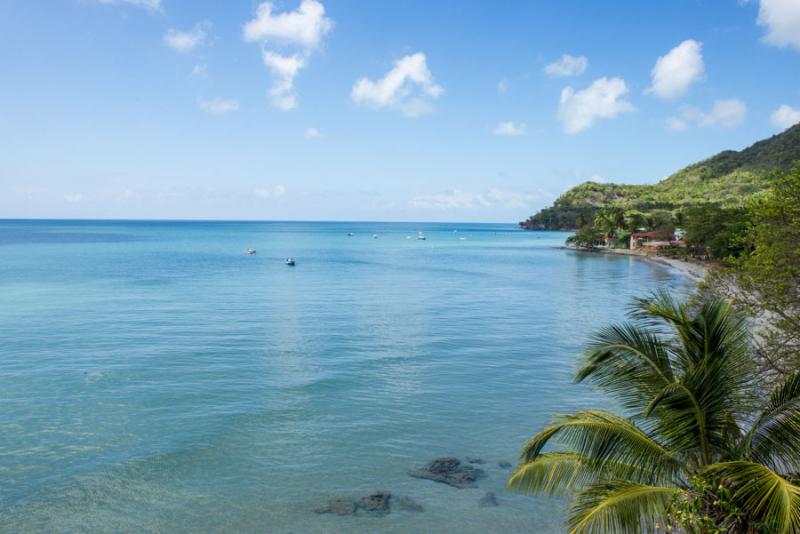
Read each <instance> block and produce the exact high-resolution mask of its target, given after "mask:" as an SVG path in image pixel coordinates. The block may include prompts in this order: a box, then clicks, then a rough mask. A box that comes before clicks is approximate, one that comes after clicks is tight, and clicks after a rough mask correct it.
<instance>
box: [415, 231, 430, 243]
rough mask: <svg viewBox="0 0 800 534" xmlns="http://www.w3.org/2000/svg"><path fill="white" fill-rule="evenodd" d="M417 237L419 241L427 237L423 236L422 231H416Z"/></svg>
mask: <svg viewBox="0 0 800 534" xmlns="http://www.w3.org/2000/svg"><path fill="white" fill-rule="evenodd" d="M417 239H419V240H420V241H425V240H426V239H428V238H427V237H425V234H423V233H422V232H420V233H418V234H417Z"/></svg>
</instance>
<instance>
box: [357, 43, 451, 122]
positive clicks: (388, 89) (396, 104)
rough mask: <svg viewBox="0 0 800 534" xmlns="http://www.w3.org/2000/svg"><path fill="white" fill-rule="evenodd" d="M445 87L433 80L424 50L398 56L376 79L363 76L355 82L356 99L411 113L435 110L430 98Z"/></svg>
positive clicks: (435, 96) (370, 104)
mask: <svg viewBox="0 0 800 534" xmlns="http://www.w3.org/2000/svg"><path fill="white" fill-rule="evenodd" d="M443 92H444V90H443V89H442V88H441V86H439V85H436V83H434V81H433V75H432V74H431V71H430V70H429V69H428V65H427V62H426V58H425V54H422V53H419V52H418V53H416V54H412V55H409V56H405V57H403V58H400V59H399V60H397V61H396V62H395V64H394V68H392V69H391V70H390V71H389V72H388V73H386V75H385V76H384V77H383V78H381V79H380V80H377V81H372V80H370V79H368V78H361V79H360V80H357V81H356V83H355V84H353V90H352V91H351V93H350V96H351V97H352V99H353V102H355V103H356V104H360V105H365V106H368V107H372V108H396V109H399V110H400V111H402V112H403V113H404V114H405V115H407V116H409V117H416V116H418V115H422V114H424V113H428V112H430V111H432V110H433V106H432V105H431V104H430V100H431V99H434V98H438V97H439V96H441V95H442V93H443Z"/></svg>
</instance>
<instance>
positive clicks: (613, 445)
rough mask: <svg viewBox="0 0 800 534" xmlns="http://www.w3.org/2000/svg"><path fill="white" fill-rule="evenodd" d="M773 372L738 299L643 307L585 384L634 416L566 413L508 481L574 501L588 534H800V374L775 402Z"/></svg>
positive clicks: (578, 522)
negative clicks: (763, 381)
mask: <svg viewBox="0 0 800 534" xmlns="http://www.w3.org/2000/svg"><path fill="white" fill-rule="evenodd" d="M796 206H797V205H795V209H797V208H796ZM770 213H774V214H780V213H781V212H774V211H770ZM770 261H772V260H770ZM759 378H760V376H759V374H758V371H757V368H756V366H755V365H754V362H753V359H752V358H751V355H750V347H749V336H748V331H747V328H746V326H745V322H744V320H743V318H742V317H740V316H739V315H738V314H737V313H736V312H735V311H734V310H733V308H732V307H731V306H730V305H729V304H728V303H727V302H726V301H724V300H711V301H707V302H705V303H703V304H700V305H697V306H690V305H688V304H686V303H680V302H676V301H675V300H673V299H672V298H671V297H670V296H669V295H668V294H667V293H658V294H655V295H653V297H652V298H650V299H642V300H639V301H637V302H636V303H635V305H634V307H633V308H632V310H631V313H630V321H628V322H626V323H623V324H620V325H613V326H609V327H607V328H605V329H603V330H601V331H600V332H598V333H597V334H596V335H595V336H594V337H593V338H592V341H591V343H590V345H589V347H588V349H587V351H586V353H585V355H584V360H583V365H582V367H581V369H580V370H579V371H578V373H577V376H576V380H577V381H588V382H591V383H593V384H595V385H596V386H599V387H600V388H602V389H603V390H605V391H606V392H607V393H609V394H610V395H611V396H612V397H613V398H614V399H615V400H616V401H617V402H618V404H619V405H620V406H621V407H622V409H623V410H624V412H625V414H624V415H616V414H613V413H609V412H605V411H600V410H584V411H579V412H577V413H574V414H572V415H562V416H559V417H557V418H556V419H555V420H554V421H553V422H552V423H551V424H550V426H548V427H547V428H545V429H544V430H543V431H542V432H540V433H539V434H537V435H535V436H534V437H532V438H531V439H530V440H529V441H528V442H527V443H526V444H525V446H524V447H523V450H522V454H521V462H520V465H519V467H518V468H517V469H516V471H515V472H514V474H513V475H512V477H511V479H510V480H509V482H508V486H509V487H510V488H512V489H515V490H519V491H525V492H533V493H542V494H548V495H552V494H557V493H566V494H572V495H574V499H573V502H572V506H571V509H570V512H569V518H568V524H569V528H570V530H571V531H572V532H575V533H584V532H587V533H588V532H597V533H601V532H602V533H640V532H656V531H676V532H687V533H698V534H699V533H708V532H728V533H759V532H760V533H796V532H800V486H798V485H797V484H798V481H797V480H796V477H797V475H796V473H798V470H800V447H798V443H800V373H798V372H796V371H794V372H793V373H791V374H788V375H786V376H785V377H784V378H783V379H782V380H781V382H780V383H779V384H778V385H777V386H776V387H775V388H774V389H773V390H772V391H771V392H767V393H766V394H764V392H763V391H762V390H761V389H760V383H759ZM552 445H556V447H555V448H551V446H552ZM545 449H548V450H545Z"/></svg>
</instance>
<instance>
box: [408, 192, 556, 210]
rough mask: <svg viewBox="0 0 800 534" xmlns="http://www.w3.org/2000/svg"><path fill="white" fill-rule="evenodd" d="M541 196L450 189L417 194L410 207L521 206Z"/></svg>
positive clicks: (538, 194) (444, 208)
mask: <svg viewBox="0 0 800 534" xmlns="http://www.w3.org/2000/svg"><path fill="white" fill-rule="evenodd" d="M542 198H543V195H542V194H540V193H523V192H518V191H505V190H502V189H490V190H489V191H487V192H485V193H471V192H468V191H462V190H461V189H451V190H449V191H445V192H443V193H435V194H432V195H418V196H415V197H414V198H412V199H411V201H410V202H409V205H410V206H411V207H412V208H417V209H424V210H474V209H490V208H522V207H526V206H529V205H530V204H531V203H533V202H537V201H539V200H541V199H542Z"/></svg>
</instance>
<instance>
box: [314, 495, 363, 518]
mask: <svg viewBox="0 0 800 534" xmlns="http://www.w3.org/2000/svg"><path fill="white" fill-rule="evenodd" d="M315 512H317V513H318V514H336V515H353V514H354V513H356V502H355V501H354V500H353V499H351V498H350V497H342V496H337V497H331V498H330V499H328V506H327V508H319V509H317V510H315Z"/></svg>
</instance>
